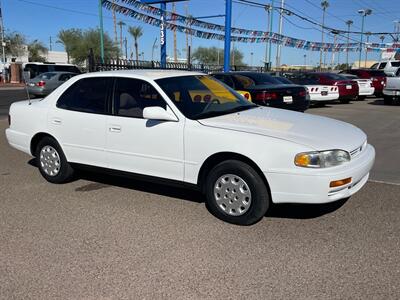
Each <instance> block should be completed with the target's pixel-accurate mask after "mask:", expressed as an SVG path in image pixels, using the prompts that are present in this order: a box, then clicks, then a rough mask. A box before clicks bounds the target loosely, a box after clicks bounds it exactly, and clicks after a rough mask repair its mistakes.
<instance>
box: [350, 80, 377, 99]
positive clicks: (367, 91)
mask: <svg viewBox="0 0 400 300" xmlns="http://www.w3.org/2000/svg"><path fill="white" fill-rule="evenodd" d="M354 81H357V83H358V95H359V96H371V95H373V94H374V93H375V88H374V86H373V85H372V80H371V79H354Z"/></svg>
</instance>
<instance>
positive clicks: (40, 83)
mask: <svg viewBox="0 0 400 300" xmlns="http://www.w3.org/2000/svg"><path fill="white" fill-rule="evenodd" d="M36 85H37V86H45V85H46V82H44V81H43V80H41V81H39V82H38V83H36Z"/></svg>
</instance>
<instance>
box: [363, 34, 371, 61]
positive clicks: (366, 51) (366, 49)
mask: <svg viewBox="0 0 400 300" xmlns="http://www.w3.org/2000/svg"><path fill="white" fill-rule="evenodd" d="M365 34H366V35H367V44H366V45H365V61H364V68H366V67H367V60H368V43H369V37H370V36H371V32H370V31H368V32H366V33H365Z"/></svg>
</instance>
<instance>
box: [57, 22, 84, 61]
mask: <svg viewBox="0 0 400 300" xmlns="http://www.w3.org/2000/svg"><path fill="white" fill-rule="evenodd" d="M81 36H82V32H81V31H80V30H79V29H66V30H60V32H59V33H58V35H57V38H58V40H57V43H60V44H62V45H63V46H64V49H65V52H67V61H68V63H69V59H70V56H71V52H72V49H73V48H74V47H77V44H78V43H79V40H80V39H81Z"/></svg>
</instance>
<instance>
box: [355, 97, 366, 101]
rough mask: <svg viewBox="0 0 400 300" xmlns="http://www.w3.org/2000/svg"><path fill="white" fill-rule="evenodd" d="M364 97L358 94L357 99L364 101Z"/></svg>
mask: <svg viewBox="0 0 400 300" xmlns="http://www.w3.org/2000/svg"><path fill="white" fill-rule="evenodd" d="M366 98H367V96H358V97H357V100H359V101H364V100H365V99H366Z"/></svg>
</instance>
